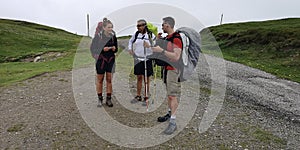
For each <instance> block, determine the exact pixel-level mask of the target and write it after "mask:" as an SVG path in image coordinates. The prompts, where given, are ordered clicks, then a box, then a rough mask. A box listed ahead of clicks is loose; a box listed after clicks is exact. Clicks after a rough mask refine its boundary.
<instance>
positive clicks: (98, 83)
mask: <svg viewBox="0 0 300 150" xmlns="http://www.w3.org/2000/svg"><path fill="white" fill-rule="evenodd" d="M103 78H104V74H97V81H96V91H97V94H99V93H102V92H103Z"/></svg>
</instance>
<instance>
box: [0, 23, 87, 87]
mask: <svg viewBox="0 0 300 150" xmlns="http://www.w3.org/2000/svg"><path fill="white" fill-rule="evenodd" d="M81 38H82V37H81V36H78V35H74V34H71V33H69V32H66V31H63V30H61V29H56V28H51V27H47V26H43V25H38V24H34V23H29V22H24V21H16V20H5V19H0V76H1V78H0V86H3V85H7V84H10V83H14V82H17V81H21V80H24V79H27V78H30V77H32V76H36V75H38V74H42V73H45V72H51V71H56V70H65V69H71V68H72V63H73V57H74V53H75V52H76V49H77V46H78V43H79V42H80V40H81ZM50 52H52V53H58V52H59V54H58V55H55V56H53V59H49V60H44V61H43V62H38V63H33V62H30V61H25V62H24V61H23V60H24V59H27V58H31V57H34V56H37V55H43V54H49V53H50ZM58 56H60V57H58Z"/></svg>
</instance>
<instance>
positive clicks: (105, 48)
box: [103, 47, 111, 52]
mask: <svg viewBox="0 0 300 150" xmlns="http://www.w3.org/2000/svg"><path fill="white" fill-rule="evenodd" d="M110 49H111V48H110V47H104V48H103V50H104V51H105V52H107V51H109V50H110Z"/></svg>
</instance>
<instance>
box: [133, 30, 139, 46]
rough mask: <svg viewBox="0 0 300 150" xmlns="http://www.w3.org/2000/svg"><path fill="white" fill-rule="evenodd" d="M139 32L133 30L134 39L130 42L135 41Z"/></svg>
mask: <svg viewBox="0 0 300 150" xmlns="http://www.w3.org/2000/svg"><path fill="white" fill-rule="evenodd" d="M139 33H140V32H139V31H136V32H135V35H134V39H133V41H132V44H133V43H134V42H135V41H136V39H137V37H138V35H139Z"/></svg>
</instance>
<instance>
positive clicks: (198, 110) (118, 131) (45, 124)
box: [0, 54, 300, 149]
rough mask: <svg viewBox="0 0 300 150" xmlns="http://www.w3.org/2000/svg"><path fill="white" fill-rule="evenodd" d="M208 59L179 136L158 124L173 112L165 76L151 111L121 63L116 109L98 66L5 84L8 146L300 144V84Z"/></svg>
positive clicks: (1, 127) (189, 87)
mask: <svg viewBox="0 0 300 150" xmlns="http://www.w3.org/2000/svg"><path fill="white" fill-rule="evenodd" d="M124 55H126V54H124ZM202 57H203V58H202V59H201V60H203V62H201V63H200V64H201V65H199V69H198V73H197V74H196V75H195V76H194V77H193V79H192V80H191V81H190V82H187V83H184V88H183V90H182V93H183V96H182V97H181V102H180V108H179V110H178V114H177V120H178V131H177V132H176V133H175V134H174V135H171V136H165V135H162V134H160V133H161V131H162V130H163V129H164V128H165V127H166V126H167V123H158V122H156V118H157V117H158V116H159V115H161V114H164V113H165V112H166V102H165V101H164V96H163V95H164V87H163V84H162V83H161V80H159V79H157V80H156V87H157V88H156V89H157V90H156V91H155V92H156V93H158V95H159V96H157V97H156V99H155V101H154V103H153V104H152V105H150V107H149V111H148V112H147V111H146V107H145V106H143V105H142V103H136V104H131V103H130V101H131V99H132V97H133V95H134V93H135V91H134V89H135V84H134V80H133V79H131V78H130V76H129V72H130V70H129V69H126V68H125V70H122V67H120V66H121V65H118V66H119V69H121V70H122V71H118V70H117V72H116V74H115V75H114V82H113V87H114V96H113V103H114V107H112V108H109V107H106V106H103V107H102V108H98V107H96V104H97V99H96V95H95V89H94V88H95V85H94V69H93V66H90V67H86V68H80V69H76V70H73V71H72V72H71V71H64V72H54V73H46V74H43V75H41V76H38V77H35V78H32V79H28V80H26V81H23V82H21V83H18V84H15V85H12V86H9V87H1V88H0V89H1V91H0V95H1V97H0V112H1V116H0V120H1V123H0V136H1V139H0V149H132V148H141V149H147V148H145V147H148V148H151V149H298V148H299V147H300V144H299V143H300V124H299V115H300V112H299V109H300V107H299V100H300V97H299V95H300V93H299V91H300V85H299V84H298V83H294V82H290V81H286V80H282V79H277V78H276V77H274V76H272V75H270V74H267V73H265V72H262V71H260V70H257V69H253V68H249V67H247V66H244V65H241V64H237V63H232V62H227V61H223V60H219V59H218V58H215V57H211V56H207V55H204V56H202ZM221 64H224V66H226V68H225V67H224V66H222V65H221ZM118 66H117V69H118ZM218 67H220V68H218ZM224 69H226V73H225V72H224ZM195 79H197V80H195ZM196 81H197V82H196ZM224 81H225V82H224ZM151 85H152V87H154V82H153V80H152V82H151ZM224 85H227V86H226V89H223V87H224ZM223 91H224V95H222V92H223ZM151 93H152V94H153V93H154V91H153V89H152V91H151ZM222 96H224V97H222ZM152 97H154V96H153V95H152ZM153 99H154V98H153Z"/></svg>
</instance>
